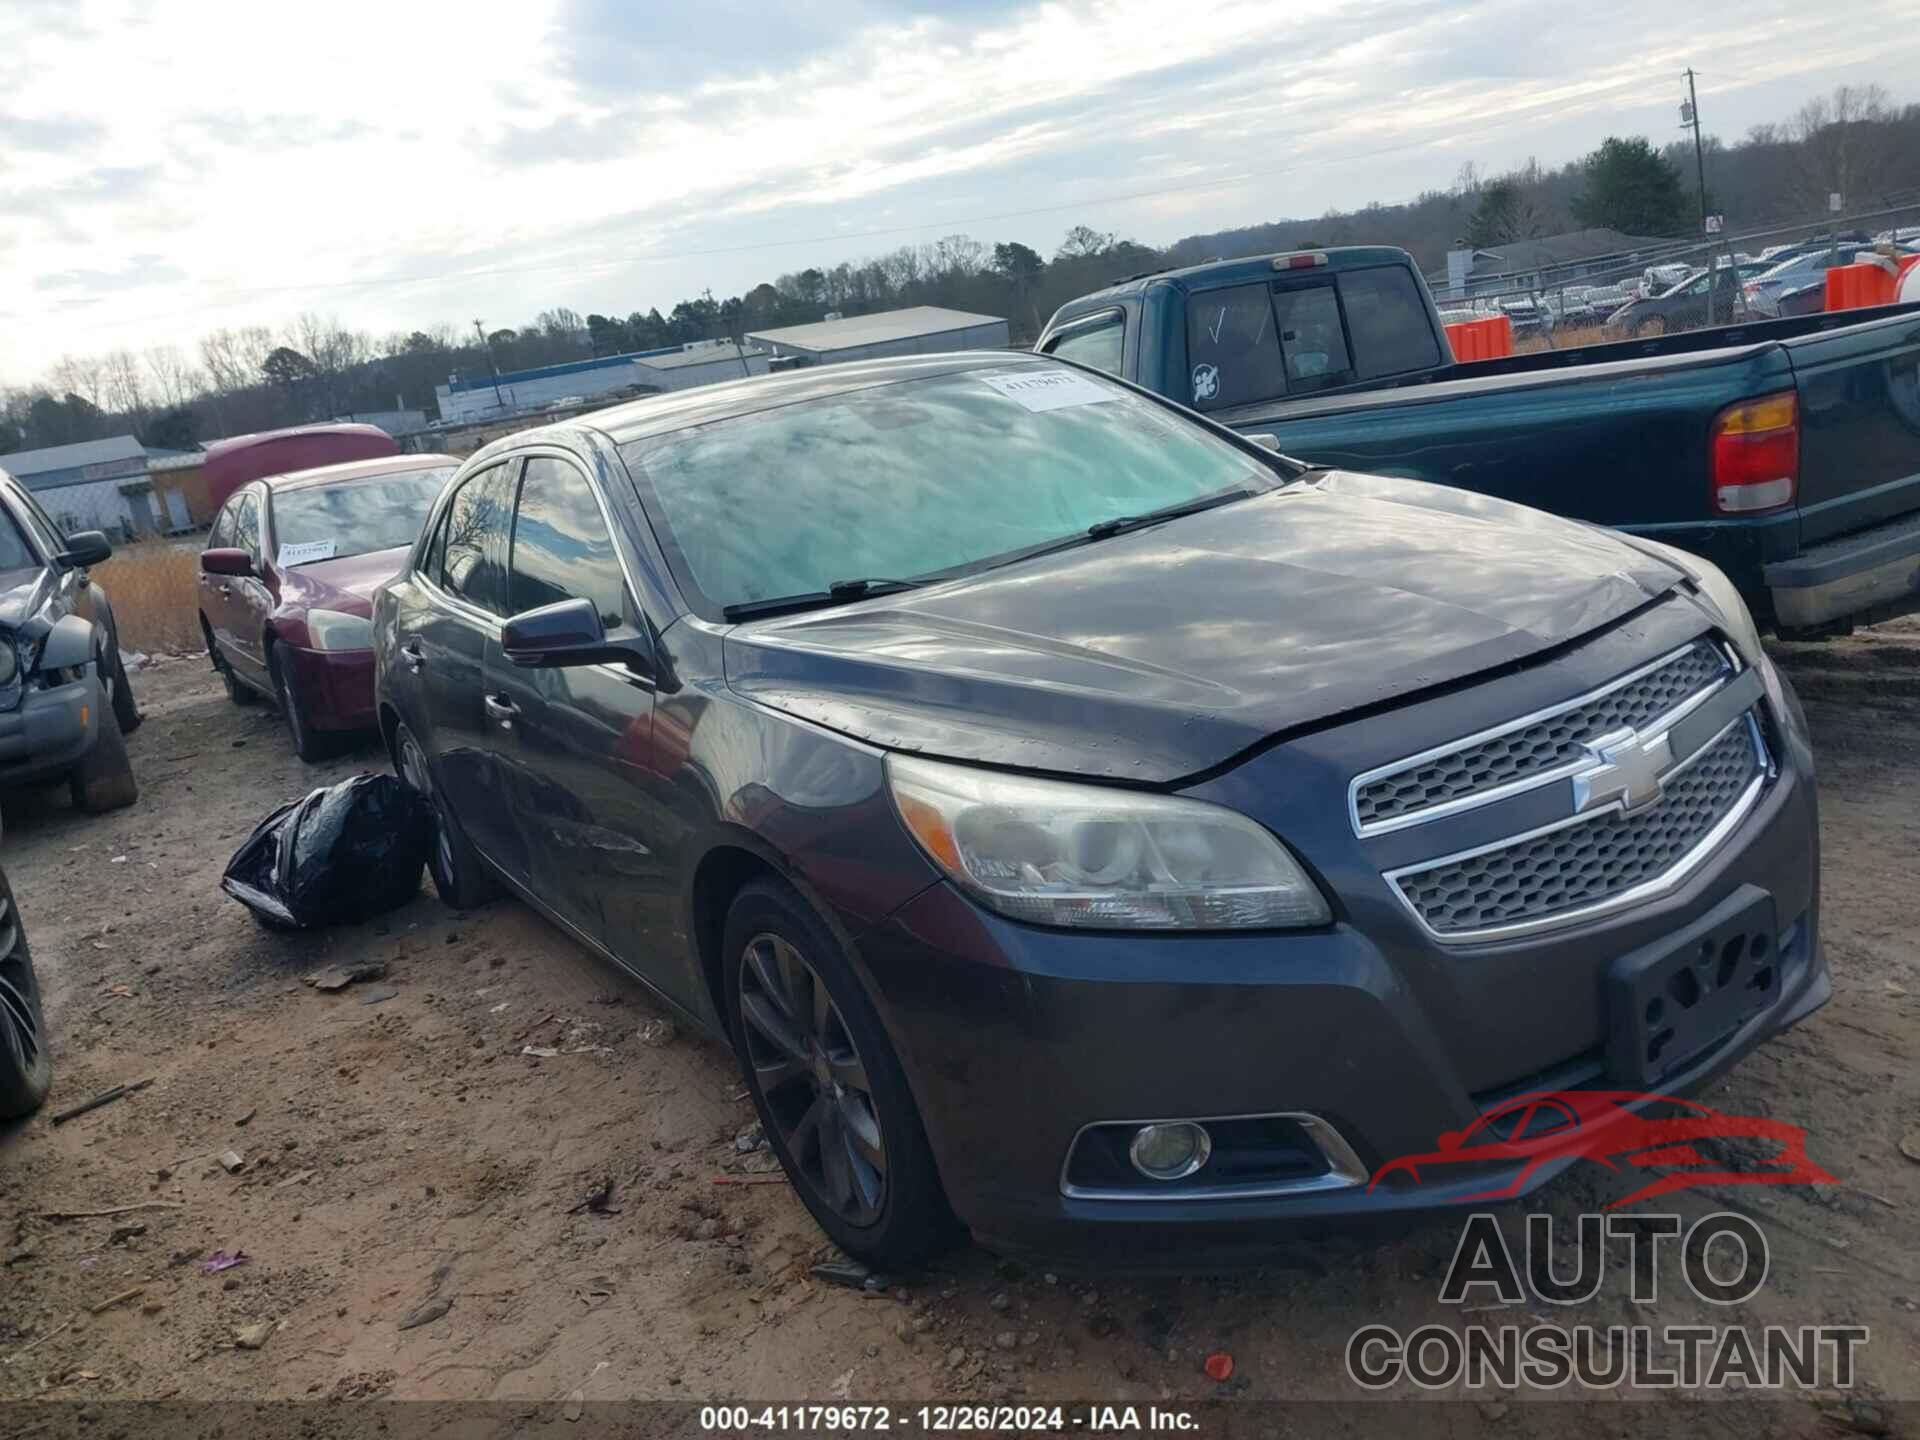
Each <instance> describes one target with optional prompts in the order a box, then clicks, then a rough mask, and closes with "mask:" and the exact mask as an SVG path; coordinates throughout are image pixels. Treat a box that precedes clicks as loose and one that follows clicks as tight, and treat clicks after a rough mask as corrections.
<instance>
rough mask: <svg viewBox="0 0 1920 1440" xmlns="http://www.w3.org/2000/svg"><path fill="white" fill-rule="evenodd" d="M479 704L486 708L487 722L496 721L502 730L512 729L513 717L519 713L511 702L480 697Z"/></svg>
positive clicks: (496, 698)
mask: <svg viewBox="0 0 1920 1440" xmlns="http://www.w3.org/2000/svg"><path fill="white" fill-rule="evenodd" d="M480 703H481V704H483V705H485V706H486V709H487V718H488V719H489V720H498V721H499V722H500V728H501V729H502V730H511V729H513V717H514V716H516V715H518V714H519V713H520V707H519V706H518V705H516V704H514V703H513V702H512V701H511V700H502V699H500V698H499V697H497V696H494V695H484V696H482V697H481V702H480Z"/></svg>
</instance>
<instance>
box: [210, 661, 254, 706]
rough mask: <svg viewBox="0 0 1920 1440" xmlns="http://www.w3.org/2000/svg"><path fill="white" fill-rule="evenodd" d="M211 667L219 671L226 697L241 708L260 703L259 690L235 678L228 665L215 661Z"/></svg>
mask: <svg viewBox="0 0 1920 1440" xmlns="http://www.w3.org/2000/svg"><path fill="white" fill-rule="evenodd" d="M213 668H214V669H216V670H218V671H219V672H220V678H221V679H222V680H223V681H225V682H226V686H227V699H229V700H231V701H232V702H233V703H234V704H236V705H238V706H241V707H242V708H245V707H246V706H248V705H258V704H259V703H260V692H259V691H258V690H256V689H254V688H253V687H252V686H251V685H248V684H245V683H243V682H242V681H239V680H236V679H235V678H234V675H233V670H232V668H231V667H230V666H228V665H226V664H224V663H217V664H215V666H214V667H213Z"/></svg>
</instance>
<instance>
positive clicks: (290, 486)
mask: <svg viewBox="0 0 1920 1440" xmlns="http://www.w3.org/2000/svg"><path fill="white" fill-rule="evenodd" d="M459 464H460V461H459V458H458V457H457V456H453V455H381V456H378V457H376V458H375V459H372V460H343V461H340V462H339V463H337V464H333V465H316V466H314V467H313V468H312V469H311V470H289V471H288V472H287V473H286V474H285V475H263V476H261V477H260V479H259V480H257V481H256V482H254V483H256V484H259V485H264V486H266V487H267V489H269V490H271V491H272V492H273V493H274V494H276V495H284V494H285V493H286V492H287V491H289V490H314V489H318V488H319V487H321V486H325V485H339V484H341V483H343V482H345V481H349V480H372V479H375V478H376V477H378V476H381V475H403V474H406V473H407V472H408V471H412V470H440V469H447V468H452V467H457V466H458V465H459Z"/></svg>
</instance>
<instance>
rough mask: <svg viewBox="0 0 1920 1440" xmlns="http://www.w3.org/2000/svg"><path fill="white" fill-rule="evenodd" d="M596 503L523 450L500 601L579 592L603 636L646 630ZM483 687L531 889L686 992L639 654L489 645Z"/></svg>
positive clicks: (574, 470)
mask: <svg viewBox="0 0 1920 1440" xmlns="http://www.w3.org/2000/svg"><path fill="white" fill-rule="evenodd" d="M609 513H610V512H609V510H608V508H607V507H606V506H605V505H603V504H602V503H601V497H600V496H599V495H598V494H597V493H596V492H595V490H594V488H593V484H592V482H591V481H590V480H589V479H588V477H587V474H586V472H585V470H583V469H582V468H581V466H580V465H579V464H578V463H576V462H575V460H574V459H572V458H571V457H569V456H565V455H562V454H559V453H536V454H532V455H529V456H528V457H527V462H526V470H525V472H524V474H523V475H522V477H521V482H520V495H519V503H518V505H517V507H516V510H515V515H514V525H513V547H512V551H511V559H510V564H509V572H508V582H507V583H508V595H507V606H508V609H509V611H510V612H511V613H513V614H519V613H521V612H523V611H527V610H534V609H538V608H539V607H541V606H543V605H551V604H553V603H555V602H556V601H560V600H572V599H588V600H591V601H593V603H594V607H595V608H596V609H597V610H598V611H599V614H600V623H601V624H602V625H603V626H604V627H605V629H606V631H607V634H608V635H609V636H620V637H626V638H630V639H634V640H636V641H638V640H641V639H642V638H643V637H644V636H645V635H646V634H647V630H646V627H645V625H644V623H643V621H642V617H641V614H640V611H639V609H638V606H637V604H636V602H635V599H634V593H633V590H632V587H631V586H630V585H629V583H628V581H627V577H626V572H625V570H624V569H623V567H622V565H621V561H620V556H619V553H618V551H617V549H616V546H615V542H614V539H613V535H612V533H611V527H610V524H609V519H608V517H609ZM486 689H487V697H488V701H489V703H490V704H491V705H493V706H496V707H499V708H500V709H503V710H505V711H507V712H508V714H507V720H508V722H509V723H510V724H511V727H512V728H511V732H510V733H511V737H512V738H511V739H510V740H509V741H507V742H506V743H505V744H504V745H503V746H502V750H501V765H502V769H503V771H504V772H505V773H506V774H507V776H508V777H509V791H510V793H511V795H512V799H513V805H514V810H515V817H516V820H517V823H518V825H519V827H520V828H521V830H522V831H523V832H524V833H525V834H526V836H527V840H528V848H529V850H530V853H531V861H532V884H533V889H534V891H535V893H536V894H537V895H538V896H539V897H540V898H541V899H542V900H544V901H545V902H546V903H547V904H549V905H550V906H552V907H553V908H554V909H555V910H557V911H558V912H559V913H560V914H561V915H562V916H564V917H565V918H566V919H567V920H568V921H569V922H570V923H572V924H573V925H575V926H576V927H578V928H579V929H580V930H581V931H583V932H584V933H585V934H586V935H588V936H589V937H590V938H592V939H593V940H595V941H597V942H599V943H600V944H601V945H604V946H605V947H606V948H607V949H608V950H609V951H611V952H612V953H613V954H615V955H616V956H618V957H619V958H620V959H621V961H622V963H624V964H626V965H628V966H630V967H632V968H633V969H634V970H636V971H637V972H639V973H641V974H643V975H644V976H645V977H646V978H647V979H648V980H649V981H651V982H652V983H653V984H655V985H657V986H659V987H660V988H661V989H663V990H665V991H667V992H668V993H669V994H671V995H672V996H673V997H674V998H675V999H677V1000H680V1001H681V1002H683V1003H687V1004H692V1003H695V1001H696V999H697V996H696V995H695V993H694V989H693V981H694V977H693V972H692V970H691V968H690V967H689V966H688V965H686V964H685V963H683V960H682V956H681V952H680V950H678V949H677V948H676V947H674V946H672V945H670V944H668V943H666V941H667V939H668V936H669V935H670V933H671V913H670V910H671V900H672V894H671V889H670V872H669V867H668V855H669V850H670V848H671V836H672V834H673V829H674V827H673V825H672V822H671V819H670V811H669V809H668V808H667V806H666V805H665V804H664V803H662V802H663V800H664V798H665V797H664V795H663V794H662V781H661V779H660V776H659V774H658V772H657V770H656V768H655V766H654V763H653V713H654V685H653V676H652V674H651V673H650V670H649V668H648V667H645V666H628V665H624V664H607V665H581V666H570V667H567V668H564V669H522V668H521V667H519V666H516V665H514V664H513V663H511V662H510V661H508V660H507V659H506V657H505V656H504V654H502V653H500V652H499V651H498V650H494V651H491V652H490V653H489V657H488V661H487V671H486ZM663 957H672V959H671V961H670V962H666V961H665V960H664V958H663ZM666 963H670V965H671V969H670V970H663V964H666Z"/></svg>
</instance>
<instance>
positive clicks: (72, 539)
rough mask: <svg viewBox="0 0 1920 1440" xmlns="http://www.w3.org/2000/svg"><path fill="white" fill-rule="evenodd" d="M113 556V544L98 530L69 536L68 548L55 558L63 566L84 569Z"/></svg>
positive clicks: (76, 532) (84, 531)
mask: <svg viewBox="0 0 1920 1440" xmlns="http://www.w3.org/2000/svg"><path fill="white" fill-rule="evenodd" d="M111 554H113V542H112V541H110V540H108V539H107V537H106V536H105V535H103V534H102V533H101V532H100V531H98V530H76V531H74V532H73V534H71V535H69V536H67V548H66V549H64V550H62V551H61V552H60V553H59V554H58V555H56V556H55V557H54V558H55V559H56V560H58V561H59V562H60V563H61V564H62V565H66V566H70V567H72V568H74V569H83V568H85V567H86V566H88V565H98V564H99V563H100V562H101V561H102V560H105V559H106V558H107V557H108V556H109V555H111Z"/></svg>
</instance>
